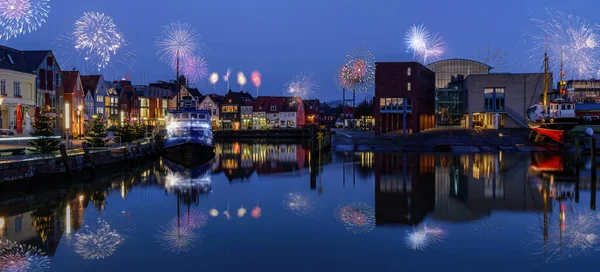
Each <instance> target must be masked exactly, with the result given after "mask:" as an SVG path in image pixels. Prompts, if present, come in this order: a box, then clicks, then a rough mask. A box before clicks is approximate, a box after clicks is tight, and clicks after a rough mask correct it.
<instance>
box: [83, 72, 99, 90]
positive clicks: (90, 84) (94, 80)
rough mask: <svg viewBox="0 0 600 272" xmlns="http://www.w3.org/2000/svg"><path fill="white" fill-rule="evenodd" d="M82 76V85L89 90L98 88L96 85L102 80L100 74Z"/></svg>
mask: <svg viewBox="0 0 600 272" xmlns="http://www.w3.org/2000/svg"><path fill="white" fill-rule="evenodd" d="M80 77H81V85H82V86H83V89H84V90H85V91H86V92H87V91H91V90H94V91H95V90H96V86H98V81H100V75H86V76H80Z"/></svg>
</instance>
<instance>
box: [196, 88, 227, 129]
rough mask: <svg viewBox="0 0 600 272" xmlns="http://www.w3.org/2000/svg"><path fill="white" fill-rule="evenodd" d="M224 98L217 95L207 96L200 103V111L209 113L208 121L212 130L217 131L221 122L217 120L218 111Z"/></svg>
mask: <svg viewBox="0 0 600 272" xmlns="http://www.w3.org/2000/svg"><path fill="white" fill-rule="evenodd" d="M224 99H225V97H223V96H220V95H217V94H207V95H206V96H204V98H203V99H202V101H201V102H200V105H199V106H200V109H201V110H207V111H210V120H211V122H212V127H213V129H219V128H220V127H221V122H220V119H219V116H220V115H219V112H220V111H219V109H220V105H221V103H222V102H223V100H224Z"/></svg>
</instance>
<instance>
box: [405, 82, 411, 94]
mask: <svg viewBox="0 0 600 272" xmlns="http://www.w3.org/2000/svg"><path fill="white" fill-rule="evenodd" d="M406 90H407V91H409V92H410V91H411V86H410V82H408V83H406Z"/></svg>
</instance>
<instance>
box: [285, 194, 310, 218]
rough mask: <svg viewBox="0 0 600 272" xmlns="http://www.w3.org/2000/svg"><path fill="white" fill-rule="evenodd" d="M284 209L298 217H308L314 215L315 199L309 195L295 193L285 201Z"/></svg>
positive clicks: (288, 195) (286, 197) (287, 196)
mask: <svg viewBox="0 0 600 272" xmlns="http://www.w3.org/2000/svg"><path fill="white" fill-rule="evenodd" d="M283 206H284V208H286V209H288V210H289V211H291V212H293V213H294V214H296V215H299V216H302V217H307V216H310V215H312V214H313V213H314V208H315V207H314V199H313V198H312V197H310V196H309V195H306V194H303V193H300V192H295V193H288V194H287V195H286V196H285V198H284V200H283Z"/></svg>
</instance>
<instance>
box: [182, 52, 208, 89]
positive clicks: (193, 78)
mask: <svg viewBox="0 0 600 272" xmlns="http://www.w3.org/2000/svg"><path fill="white" fill-rule="evenodd" d="M181 73H182V74H183V75H185V77H186V80H187V81H188V82H190V83H192V84H201V83H204V79H205V78H206V77H207V76H208V62H206V60H205V59H204V58H203V57H197V56H189V57H187V58H185V59H183V60H182V66H181Z"/></svg>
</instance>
